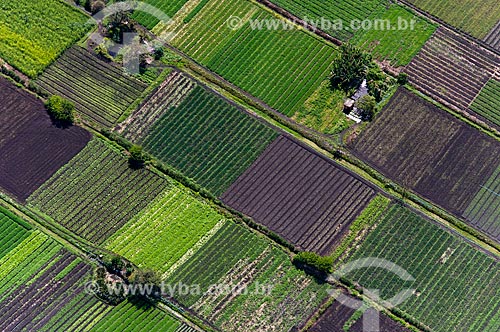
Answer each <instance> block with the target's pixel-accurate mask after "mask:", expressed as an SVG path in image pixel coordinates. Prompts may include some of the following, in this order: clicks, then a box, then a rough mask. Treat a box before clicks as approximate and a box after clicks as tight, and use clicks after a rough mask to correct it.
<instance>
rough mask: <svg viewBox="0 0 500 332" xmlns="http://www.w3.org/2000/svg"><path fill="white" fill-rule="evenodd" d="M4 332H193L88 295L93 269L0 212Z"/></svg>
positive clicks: (156, 314)
mask: <svg viewBox="0 0 500 332" xmlns="http://www.w3.org/2000/svg"><path fill="white" fill-rule="evenodd" d="M0 222H1V224H0V231H1V233H2V240H1V241H0V285H1V286H0V292H1V294H2V296H1V297H0V315H1V317H2V320H1V321H0V329H1V330H2V331H21V330H25V331H82V330H85V331H96V332H97V331H103V332H104V331H137V329H139V330H141V331H142V330H144V331H145V330H148V331H164V332H174V331H177V330H179V331H183V330H186V331H188V330H189V328H187V327H186V326H184V325H181V323H180V322H178V321H177V320H175V319H174V318H172V317H170V316H168V315H166V314H165V313H164V312H162V311H160V310H158V309H155V308H152V307H148V306H147V305H145V304H144V303H142V304H141V303H140V302H134V303H132V302H127V301H126V302H122V303H121V304H120V305H118V306H116V307H113V306H110V305H107V304H105V303H103V302H101V301H100V300H98V299H97V298H96V297H94V296H92V295H90V294H86V293H85V292H84V287H83V286H84V283H85V282H88V281H90V280H91V271H92V267H91V266H89V265H87V264H85V263H84V262H83V261H82V260H81V259H80V258H78V257H77V256H76V255H74V254H72V253H70V252H69V251H67V250H66V249H64V248H63V246H62V245H61V244H59V243H57V242H56V241H54V240H53V239H52V238H50V237H48V236H47V235H45V234H43V233H42V232H40V231H38V230H34V229H32V228H31V226H30V225H29V224H27V223H26V222H24V221H23V220H21V219H19V218H18V217H16V216H14V215H12V214H11V213H10V212H8V211H7V210H4V209H3V208H0Z"/></svg>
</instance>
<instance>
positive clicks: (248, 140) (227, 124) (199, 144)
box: [139, 86, 277, 195]
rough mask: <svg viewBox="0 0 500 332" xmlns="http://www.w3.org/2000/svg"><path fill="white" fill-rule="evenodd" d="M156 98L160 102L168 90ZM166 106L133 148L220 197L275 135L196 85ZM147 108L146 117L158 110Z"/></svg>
mask: <svg viewBox="0 0 500 332" xmlns="http://www.w3.org/2000/svg"><path fill="white" fill-rule="evenodd" d="M158 93H159V94H163V95H164V96H165V97H164V98H163V100H166V98H167V96H168V90H160V91H159V92H158ZM160 102H161V101H160ZM167 105H168V104H165V109H164V113H165V114H164V115H163V116H162V117H160V118H159V119H158V120H157V121H156V122H155V123H154V124H153V125H152V126H151V128H150V130H149V131H150V132H149V134H148V135H147V136H146V137H145V139H144V140H143V141H139V143H142V144H143V146H144V148H145V149H146V150H147V151H148V152H150V153H151V154H153V155H155V156H157V157H158V158H159V159H160V160H161V161H164V162H165V163H167V164H170V165H173V166H174V167H176V168H178V169H180V170H181V171H182V172H184V173H185V174H186V175H187V176H189V177H191V178H193V179H194V180H196V181H197V182H199V183H200V184H202V185H203V186H204V187H206V188H208V189H209V190H211V191H212V192H213V193H214V194H216V195H220V194H222V193H223V192H224V191H225V190H226V189H227V188H228V187H229V186H230V185H231V183H233V182H234V181H235V180H236V178H237V177H238V176H240V175H241V174H242V173H243V172H244V171H245V170H246V169H247V168H248V167H249V166H250V165H251V164H252V162H253V161H255V159H257V157H258V156H259V155H260V154H261V153H262V151H264V150H265V148H266V147H267V145H269V143H271V142H272V141H273V140H274V139H275V138H276V136H277V133H275V132H274V131H273V130H272V129H270V128H268V127H266V126H265V125H264V124H262V123H260V122H259V121H257V120H256V119H254V118H252V117H250V116H249V115H247V114H245V113H244V112H243V111H241V110H239V109H238V108H236V107H235V106H233V105H231V104H229V103H228V102H227V101H225V100H223V99H221V98H220V97H219V96H216V95H214V94H213V93H211V92H209V91H207V90H205V89H204V88H202V87H200V86H197V87H195V88H194V89H193V91H192V92H191V93H190V94H189V95H188V96H186V98H185V99H184V101H183V102H182V103H181V104H180V105H179V106H178V107H172V108H167ZM146 107H150V105H149V104H147V105H146ZM153 107H154V104H153V105H152V107H150V108H151V112H146V113H147V114H152V113H153V112H152V111H153V110H157V109H158V108H153Z"/></svg>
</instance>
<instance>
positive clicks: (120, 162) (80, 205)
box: [28, 138, 169, 243]
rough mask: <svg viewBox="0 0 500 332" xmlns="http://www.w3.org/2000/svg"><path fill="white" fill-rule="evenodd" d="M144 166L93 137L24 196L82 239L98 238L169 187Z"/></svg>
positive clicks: (117, 227) (112, 229) (103, 238)
mask: <svg viewBox="0 0 500 332" xmlns="http://www.w3.org/2000/svg"><path fill="white" fill-rule="evenodd" d="M168 185H169V184H168V181H167V180H166V179H164V178H162V177H161V176H159V175H156V174H154V173H152V172H150V171H148V170H145V169H141V170H133V169H131V168H130V166H129V164H128V162H127V159H126V158H125V157H124V156H122V155H120V153H119V152H117V151H115V150H113V148H112V147H110V146H108V145H107V143H106V142H104V141H101V140H100V139H97V138H94V139H93V140H91V141H90V142H89V144H88V145H87V146H86V147H85V148H84V149H83V150H82V151H81V152H80V153H79V154H78V155H76V156H75V157H74V158H73V159H72V160H71V161H70V162H69V163H68V164H67V165H65V166H64V167H63V168H61V169H60V170H59V171H58V172H57V173H56V174H54V175H53V176H52V177H51V178H50V179H49V180H48V181H47V182H45V183H44V184H43V185H42V186H41V187H40V188H39V189H38V190H37V191H35V192H34V193H33V194H32V195H31V196H30V197H29V199H28V203H29V204H30V205H32V206H34V207H35V208H36V209H39V210H40V211H42V212H43V213H45V214H47V215H49V216H50V217H51V218H53V219H54V220H55V221H57V222H59V223H60V224H61V225H63V226H64V227H66V228H68V229H70V230H71V231H73V232H75V233H76V234H78V235H80V236H82V237H83V238H85V239H87V240H90V241H92V242H95V243H101V242H103V241H104V240H106V238H107V237H109V236H110V235H111V234H113V233H114V232H116V231H117V230H118V229H119V228H120V227H121V226H123V225H124V224H125V223H126V222H127V221H128V220H129V219H131V218H132V217H134V216H135V214H137V213H138V212H140V211H141V210H142V209H143V208H144V207H146V205H147V204H148V203H149V202H150V201H151V200H153V199H154V198H155V197H156V196H158V195H159V194H160V193H161V192H162V191H163V190H165V189H166V188H167V187H168Z"/></svg>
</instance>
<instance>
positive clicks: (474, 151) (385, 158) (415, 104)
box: [352, 88, 500, 238]
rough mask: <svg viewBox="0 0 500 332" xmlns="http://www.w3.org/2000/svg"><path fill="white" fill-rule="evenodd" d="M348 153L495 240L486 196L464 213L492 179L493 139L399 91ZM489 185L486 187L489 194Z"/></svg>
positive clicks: (498, 150) (495, 160)
mask: <svg viewBox="0 0 500 332" xmlns="http://www.w3.org/2000/svg"><path fill="white" fill-rule="evenodd" d="M401 119H405V121H402V120H401ZM352 148H353V150H354V151H355V152H356V153H357V154H358V155H359V156H360V157H362V158H364V159H365V160H367V161H368V162H370V163H371V164H372V165H373V166H374V167H376V168H377V169H379V170H380V171H381V172H383V173H384V174H386V175H387V176H389V177H391V178H392V179H394V180H395V181H397V182H398V183H400V184H401V185H403V186H405V187H407V188H411V189H414V190H415V191H416V192H418V193H419V194H421V195H423V196H425V197H426V198H428V199H430V200H431V201H433V202H434V203H436V204H438V205H440V206H442V207H444V208H446V209H447V210H449V211H450V212H453V213H455V214H456V215H457V216H463V215H464V213H465V216H467V217H468V221H469V222H470V223H471V224H472V225H475V226H476V227H478V228H479V229H481V230H483V231H484V232H486V233H488V234H490V235H491V236H493V237H494V238H497V237H498V231H497V230H496V229H495V227H493V228H492V227H491V226H495V225H498V218H497V217H495V215H494V206H490V203H489V202H490V200H489V199H488V197H487V196H484V199H483V198H477V200H476V201H474V203H473V204H474V206H473V208H472V209H473V210H474V211H475V212H472V211H470V210H469V211H468V212H466V211H467V209H468V207H469V206H470V204H471V203H472V202H473V200H474V197H476V195H477V193H478V192H480V191H481V190H482V191H483V192H484V190H485V186H488V185H486V184H485V183H486V182H487V181H488V180H487V179H489V178H492V179H495V176H494V175H493V174H494V173H495V170H496V169H497V167H498V164H499V161H498V155H499V153H500V144H499V143H498V141H496V140H495V139H493V138H491V137H489V136H487V135H485V134H482V133H480V132H478V131H477V130H476V129H475V128H473V127H471V126H468V125H466V124H465V123H462V122H461V121H459V120H457V119H456V118H455V117H453V116H452V115H450V114H448V113H447V112H445V111H443V110H441V109H439V108H437V107H436V106H434V105H433V104H431V103H429V102H427V101H425V100H424V99H422V98H420V97H418V96H417V95H415V94H413V93H411V92H409V91H408V90H406V89H403V88H401V89H399V90H398V91H397V92H396V94H395V95H394V97H393V98H392V100H391V101H390V102H389V103H388V104H387V106H386V107H385V108H384V110H383V111H382V113H381V114H380V115H379V116H378V117H377V118H376V119H375V121H374V122H373V123H372V124H371V125H370V126H369V127H368V128H367V129H366V130H365V131H364V132H363V133H362V134H361V135H360V136H359V137H358V139H357V140H356V141H355V142H354V144H353V145H352ZM494 182H495V181H494V180H492V181H490V182H488V183H490V184H491V187H492V189H490V190H492V191H493V194H494V193H495V191H494V190H493V189H495V187H496V185H494V184H492V183H494ZM477 197H479V196H477ZM481 197H483V196H481ZM492 208H493V211H492ZM490 213H493V216H490ZM472 217H473V218H474V219H471V218H472ZM476 218H477V219H476Z"/></svg>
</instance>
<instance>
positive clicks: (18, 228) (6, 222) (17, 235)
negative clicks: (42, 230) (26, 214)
mask: <svg viewBox="0 0 500 332" xmlns="http://www.w3.org/2000/svg"><path fill="white" fill-rule="evenodd" d="M0 234H2V238H0V259H1V258H2V257H3V256H5V255H6V254H8V253H9V252H10V251H11V250H12V249H14V248H15V247H16V246H17V245H18V244H19V243H21V242H22V241H23V240H24V239H26V238H27V237H28V236H29V232H28V230H27V229H26V228H25V227H24V226H23V225H21V224H19V223H18V222H17V218H12V216H11V214H10V213H9V212H8V211H7V210H5V209H4V208H2V207H0Z"/></svg>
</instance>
